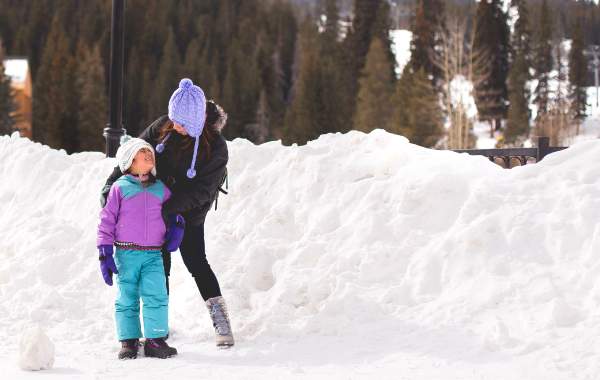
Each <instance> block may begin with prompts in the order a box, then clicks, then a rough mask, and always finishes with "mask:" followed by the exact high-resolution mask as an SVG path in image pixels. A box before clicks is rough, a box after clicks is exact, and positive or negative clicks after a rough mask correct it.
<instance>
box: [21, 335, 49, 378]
mask: <svg viewBox="0 0 600 380" xmlns="http://www.w3.org/2000/svg"><path fill="white" fill-rule="evenodd" d="M53 365H54V344H53V343H52V342H51V341H50V338H48V336H47V335H46V334H45V333H44V331H43V330H42V329H41V328H40V327H39V326H36V327H31V328H29V329H27V330H25V331H24V332H23V335H22V336H21V342H20V344H19V367H21V369H24V370H27V371H40V370H43V369H50V368H52V366H53Z"/></svg>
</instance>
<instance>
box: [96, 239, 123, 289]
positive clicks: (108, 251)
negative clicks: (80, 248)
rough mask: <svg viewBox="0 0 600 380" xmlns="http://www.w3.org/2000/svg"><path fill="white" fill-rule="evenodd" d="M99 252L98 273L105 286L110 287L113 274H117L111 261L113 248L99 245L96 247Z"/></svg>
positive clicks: (113, 262) (115, 267)
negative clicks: (100, 274) (99, 272)
mask: <svg viewBox="0 0 600 380" xmlns="http://www.w3.org/2000/svg"><path fill="white" fill-rule="evenodd" d="M98 251H99V252H100V271H101V272H102V277H103V278H104V282H106V285H109V286H112V284H113V280H112V275H113V273H117V274H118V273H119V271H118V270H117V266H116V265H115V260H113V246H112V245H101V246H99V247H98Z"/></svg>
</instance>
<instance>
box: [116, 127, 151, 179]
mask: <svg viewBox="0 0 600 380" xmlns="http://www.w3.org/2000/svg"><path fill="white" fill-rule="evenodd" d="M143 148H146V149H148V150H149V151H150V152H152V157H154V148H152V145H150V144H148V143H147V142H146V140H143V139H139V138H135V137H134V138H132V137H130V136H123V137H122V138H121V146H120V147H119V149H117V154H116V159H117V163H118V164H119V169H121V173H125V172H126V171H127V170H128V169H129V168H130V167H131V164H132V163H133V159H134V158H135V155H136V154H137V153H138V152H139V151H140V150H141V149H143ZM155 162H156V160H155ZM150 172H151V173H152V175H153V176H155V177H156V164H155V165H154V167H153V168H152V170H151V171H150Z"/></svg>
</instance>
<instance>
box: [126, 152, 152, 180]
mask: <svg viewBox="0 0 600 380" xmlns="http://www.w3.org/2000/svg"><path fill="white" fill-rule="evenodd" d="M153 167H154V155H153V154H152V152H151V151H150V149H146V148H142V149H140V150H139V151H138V152H137V153H136V155H135V157H134V158H133V162H132V163H131V169H130V170H131V173H133V174H137V175H140V174H142V175H144V174H148V173H150V171H151V170H152V168H153Z"/></svg>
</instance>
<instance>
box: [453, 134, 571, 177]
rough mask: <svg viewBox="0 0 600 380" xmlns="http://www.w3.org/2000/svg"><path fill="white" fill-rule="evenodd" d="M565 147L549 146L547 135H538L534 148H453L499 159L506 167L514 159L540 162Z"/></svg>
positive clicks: (521, 162) (520, 161)
mask: <svg viewBox="0 0 600 380" xmlns="http://www.w3.org/2000/svg"><path fill="white" fill-rule="evenodd" d="M563 149H567V147H557V146H550V138H549V137H538V138H537V146H536V147H534V148H505V149H455V150H454V151H455V152H457V153H468V154H471V155H474V156H486V157H488V158H489V159H490V161H492V162H497V160H498V159H499V160H501V163H503V166H504V167H505V168H507V169H510V168H511V167H512V164H511V161H512V160H514V159H516V160H518V162H519V163H520V165H527V164H528V163H529V160H530V159H533V160H535V162H540V161H541V160H542V159H543V158H544V157H546V156H547V155H549V154H550V153H554V152H558V151H559V150H563Z"/></svg>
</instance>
